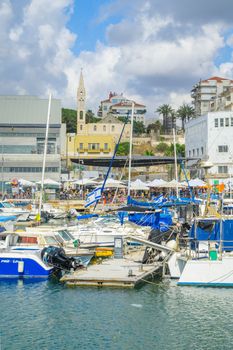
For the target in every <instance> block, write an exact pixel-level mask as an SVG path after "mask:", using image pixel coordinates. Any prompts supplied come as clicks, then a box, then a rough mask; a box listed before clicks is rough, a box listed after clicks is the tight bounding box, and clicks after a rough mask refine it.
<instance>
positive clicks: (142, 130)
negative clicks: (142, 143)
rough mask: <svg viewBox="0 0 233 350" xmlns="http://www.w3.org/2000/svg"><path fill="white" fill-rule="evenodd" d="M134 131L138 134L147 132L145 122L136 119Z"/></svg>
mask: <svg viewBox="0 0 233 350" xmlns="http://www.w3.org/2000/svg"><path fill="white" fill-rule="evenodd" d="M133 132H134V134H136V135H141V134H145V132H146V129H145V126H144V124H143V122H137V121H136V120H134V122H133Z"/></svg>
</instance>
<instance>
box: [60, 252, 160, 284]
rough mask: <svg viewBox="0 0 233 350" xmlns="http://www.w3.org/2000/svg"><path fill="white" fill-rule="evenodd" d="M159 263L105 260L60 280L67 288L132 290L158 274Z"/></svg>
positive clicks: (133, 260) (129, 258)
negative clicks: (85, 287)
mask: <svg viewBox="0 0 233 350" xmlns="http://www.w3.org/2000/svg"><path fill="white" fill-rule="evenodd" d="M160 270H161V264H160V263H154V264H142V263H141V262H140V261H135V259H133V258H132V257H129V256H127V258H123V259H114V258H112V259H106V260H104V261H103V262H102V263H101V264H96V265H89V266H88V267H87V268H86V269H81V270H77V271H74V272H73V273H70V274H67V275H64V276H63V277H62V278H61V281H62V282H65V283H66V284H67V285H68V286H95V287H123V288H134V287H135V286H137V285H138V284H141V283H144V282H145V281H146V280H149V279H151V278H152V276H153V275H155V274H158V273H159V272H160Z"/></svg>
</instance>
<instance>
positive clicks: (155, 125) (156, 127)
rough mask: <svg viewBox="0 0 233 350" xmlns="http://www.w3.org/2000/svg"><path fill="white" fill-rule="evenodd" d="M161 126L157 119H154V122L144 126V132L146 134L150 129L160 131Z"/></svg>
mask: <svg viewBox="0 0 233 350" xmlns="http://www.w3.org/2000/svg"><path fill="white" fill-rule="evenodd" d="M161 128H162V124H161V123H160V121H159V120H156V122H154V123H152V124H149V125H148V126H147V128H146V132H147V134H149V133H150V132H151V130H153V131H155V132H157V131H160V130H161Z"/></svg>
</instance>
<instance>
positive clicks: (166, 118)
mask: <svg viewBox="0 0 233 350" xmlns="http://www.w3.org/2000/svg"><path fill="white" fill-rule="evenodd" d="M156 112H158V113H159V114H160V115H162V116H163V128H164V131H165V132H169V131H171V129H172V128H173V123H172V121H173V119H172V114H173V113H174V110H173V109H172V107H171V106H170V105H168V104H163V105H161V106H159V107H158V108H157V110H156Z"/></svg>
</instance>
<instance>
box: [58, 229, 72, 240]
mask: <svg viewBox="0 0 233 350" xmlns="http://www.w3.org/2000/svg"><path fill="white" fill-rule="evenodd" d="M58 234H59V236H61V237H62V238H63V240H64V241H70V240H74V237H73V236H72V235H71V233H70V232H68V231H67V230H59V231H58Z"/></svg>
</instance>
